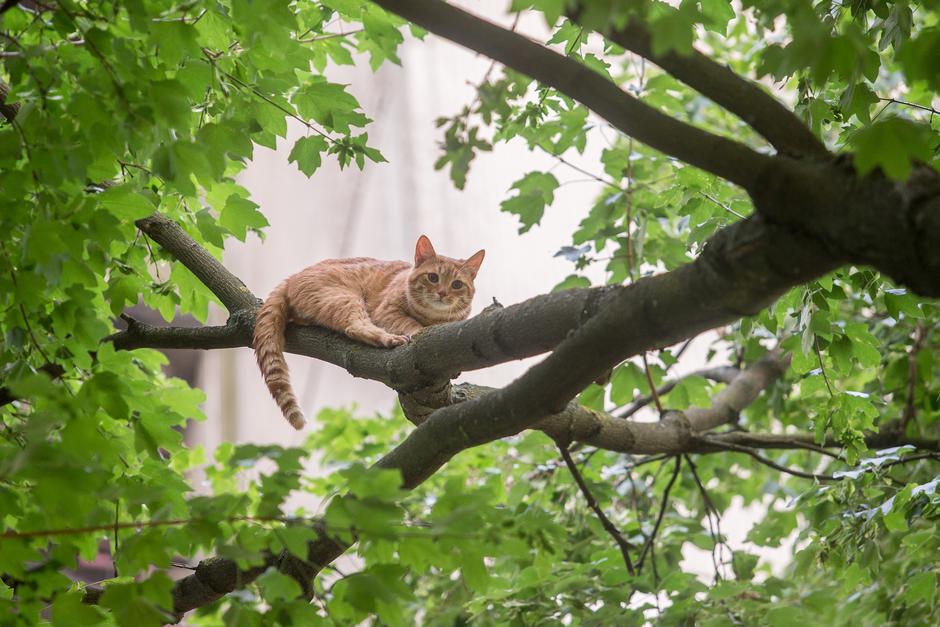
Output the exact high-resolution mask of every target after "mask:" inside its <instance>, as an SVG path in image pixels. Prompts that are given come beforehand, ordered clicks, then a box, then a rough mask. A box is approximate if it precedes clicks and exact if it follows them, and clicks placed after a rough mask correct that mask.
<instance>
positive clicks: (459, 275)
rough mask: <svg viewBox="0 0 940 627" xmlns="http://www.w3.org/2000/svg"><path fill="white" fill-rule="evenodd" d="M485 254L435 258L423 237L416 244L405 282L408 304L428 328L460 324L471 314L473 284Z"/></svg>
mask: <svg viewBox="0 0 940 627" xmlns="http://www.w3.org/2000/svg"><path fill="white" fill-rule="evenodd" d="M485 254H486V251H483V250H480V251H477V252H476V253H474V254H473V255H471V256H470V257H468V258H467V259H453V258H451V257H444V256H443V255H438V254H437V253H436V252H435V251H434V246H432V245H431V240H429V239H428V238H427V237H426V236H424V235H422V236H421V237H419V238H418V242H417V244H415V267H414V269H413V270H412V271H411V276H410V277H409V280H408V304H409V305H410V306H411V307H412V309H414V312H413V313H415V314H417V317H419V318H422V319H423V321H424V322H426V323H428V324H434V323H438V322H449V321H453V320H463V319H464V318H466V317H467V315H468V314H469V313H470V303H471V301H472V300H473V292H474V288H473V280H474V279H476V276H477V272H478V271H479V270H480V264H482V263H483V256H484V255H485Z"/></svg>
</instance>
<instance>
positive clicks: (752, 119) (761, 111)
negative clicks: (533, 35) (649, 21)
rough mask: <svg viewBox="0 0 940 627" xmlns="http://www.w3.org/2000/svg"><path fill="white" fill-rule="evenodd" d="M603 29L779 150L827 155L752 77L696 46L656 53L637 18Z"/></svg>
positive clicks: (809, 132)
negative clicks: (683, 51)
mask: <svg viewBox="0 0 940 627" xmlns="http://www.w3.org/2000/svg"><path fill="white" fill-rule="evenodd" d="M581 15H582V7H578V9H577V10H576V11H575V12H573V13H571V17H572V19H574V20H575V21H578V20H579V17H580V16H581ZM604 34H605V35H606V36H607V38H608V39H610V40H611V41H613V42H615V43H617V44H619V45H620V46H622V47H623V48H625V49H627V50H630V51H631V52H634V53H636V54H638V55H640V56H641V57H643V58H645V59H648V60H650V61H652V62H653V63H655V64H656V65H658V66H659V67H661V68H663V69H664V70H666V71H667V72H669V73H670V74H671V75H673V76H674V77H675V78H677V79H679V80H680V81H682V82H683V83H685V84H686V85H688V86H689V87H692V88H693V89H695V90H696V91H698V92H699V93H701V94H702V95H703V96H706V97H707V98H710V99H711V100H713V101H714V102H716V103H717V104H719V105H721V106H722V107H724V108H725V109H727V110H728V111H730V112H731V113H734V114H735V115H737V116H738V117H739V118H741V119H742V120H744V121H745V122H747V124H748V125H749V126H751V128H753V129H754V130H755V131H757V132H758V133H759V134H760V135H762V136H763V137H764V138H765V139H766V140H767V141H769V142H770V144H771V145H772V146H773V147H774V148H776V149H777V150H778V151H780V152H781V153H783V154H787V155H791V156H807V157H828V156H829V151H828V150H826V147H825V145H824V144H823V143H822V141H820V140H819V138H817V137H816V136H815V135H814V134H813V132H812V131H811V130H810V129H809V128H808V127H807V126H806V125H805V124H804V123H803V121H802V120H800V118H798V117H797V116H796V115H795V114H794V113H793V111H791V110H790V109H788V108H787V107H786V106H785V105H784V104H783V103H781V102H780V101H778V100H776V99H775V98H774V97H773V96H771V95H770V94H768V93H767V92H765V91H764V90H763V89H761V88H760V86H758V85H757V84H756V83H752V82H751V81H749V80H747V79H745V78H744V77H742V76H739V75H738V74H735V73H734V72H733V71H732V70H731V69H730V68H728V67H727V66H724V65H721V64H720V63H716V62H715V61H713V60H712V59H711V58H709V57H708V56H706V55H704V54H702V53H701V52H699V51H698V50H693V51H692V52H691V54H688V55H682V54H678V53H676V52H667V53H665V54H655V53H654V52H653V46H652V41H651V36H650V32H649V31H648V30H647V28H646V27H645V26H644V25H643V24H642V23H640V22H638V21H637V20H632V21H631V22H630V23H629V24H628V25H627V26H625V27H623V28H621V29H615V30H611V31H608V32H605V33H604Z"/></svg>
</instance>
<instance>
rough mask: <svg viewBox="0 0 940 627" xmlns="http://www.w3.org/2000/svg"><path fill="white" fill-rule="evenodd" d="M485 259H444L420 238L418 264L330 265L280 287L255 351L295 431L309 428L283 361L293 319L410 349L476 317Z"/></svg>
mask: <svg viewBox="0 0 940 627" xmlns="http://www.w3.org/2000/svg"><path fill="white" fill-rule="evenodd" d="M484 254H485V251H482V250H481V251H478V252H477V253H475V254H473V255H472V256H471V257H469V258H468V259H451V258H450V257H444V256H441V255H438V254H437V253H435V252H434V247H433V246H432V245H431V240H429V239H428V238H427V237H425V236H424V235H422V236H421V237H419V238H418V243H417V244H416V245H415V263H414V266H412V265H411V264H409V263H407V262H405V261H379V260H378V259H369V258H367V257H356V258H353V259H328V260H326V261H321V262H320V263H318V264H315V265H312V266H310V267H309V268H306V269H304V270H301V271H300V272H298V273H297V274H295V275H293V276H291V277H288V278H287V280H285V281H283V282H281V284H280V285H278V286H277V287H276V288H274V291H273V292H271V294H270V295H269V296H268V299H267V300H266V301H264V304H263V305H262V306H261V309H260V310H259V311H258V317H257V319H256V320H255V335H254V349H255V356H256V357H257V359H258V367H259V368H261V374H262V375H263V376H264V382H265V383H266V384H267V386H268V389H269V390H270V391H271V396H273V397H274V400H275V401H276V402H277V404H278V407H280V408H281V413H283V414H284V417H285V418H287V421H288V422H290V423H291V425H292V426H293V427H294V428H295V429H301V428H303V426H304V415H303V412H301V411H300V407H299V406H298V405H297V398H296V397H295V396H294V391H293V389H292V388H291V385H290V378H289V375H288V372H287V362H286V361H285V360H284V329H285V327H286V326H287V322H288V321H291V322H296V323H297V324H318V325H320V326H324V327H327V328H328V329H333V330H334V331H339V332H340V333H345V334H346V335H348V336H349V337H351V338H353V339H354V340H359V341H360V342H365V343H366V344H371V345H372V346H386V347H391V346H398V345H400V344H404V343H405V342H406V341H408V338H409V337H411V336H412V335H414V334H415V333H417V332H418V331H420V330H421V329H423V328H424V327H426V326H430V325H432V324H440V323H442V322H454V321H456V320H464V319H466V317H467V316H468V315H470V301H471V300H473V291H474V290H473V280H474V279H475V278H476V276H477V271H479V269H480V264H481V263H483V255H484Z"/></svg>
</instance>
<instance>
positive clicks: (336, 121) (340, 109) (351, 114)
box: [292, 80, 369, 133]
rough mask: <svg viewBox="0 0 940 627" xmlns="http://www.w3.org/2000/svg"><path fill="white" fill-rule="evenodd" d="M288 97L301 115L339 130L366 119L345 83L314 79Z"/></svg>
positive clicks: (347, 128)
mask: <svg viewBox="0 0 940 627" xmlns="http://www.w3.org/2000/svg"><path fill="white" fill-rule="evenodd" d="M292 101H293V103H294V104H295V105H296V106H297V111H298V112H299V113H300V115H302V116H303V117H305V118H313V119H314V120H316V121H317V122H319V123H320V124H323V125H324V126H326V127H327V128H331V129H334V130H337V131H339V132H342V133H348V132H349V127H350V125H352V126H365V125H366V123H367V122H368V121H369V119H368V118H367V117H366V116H364V115H363V114H362V113H360V112H359V102H358V101H357V100H356V98H355V97H353V96H352V94H349V93H347V92H346V86H345V85H339V84H336V83H328V82H326V81H323V80H315V81H312V82H311V83H309V84H308V85H305V86H304V87H302V88H301V89H300V90H298V91H297V93H296V94H295V95H294V97H293V98H292Z"/></svg>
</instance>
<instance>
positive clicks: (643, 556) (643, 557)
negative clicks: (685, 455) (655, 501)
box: [636, 455, 682, 571]
mask: <svg viewBox="0 0 940 627" xmlns="http://www.w3.org/2000/svg"><path fill="white" fill-rule="evenodd" d="M675 460H676V462H675V464H674V465H673V468H672V477H670V478H669V483H667V484H666V489H665V490H664V491H663V501H662V503H661V504H660V506H659V515H658V516H657V517H656V524H655V525H654V526H653V532H652V533H651V534H650V537H649V538H647V540H646V544H644V545H643V551H642V552H641V553H640V559H639V560H638V561H637V563H636V569H637V570H638V571H639V570H642V569H643V562H645V561H646V554H647V553H648V552H649V551H650V550H651V548H652V546H653V542H655V541H656V534H657V533H658V532H659V527H660V525H662V524H663V517H664V516H665V515H666V507H667V506H668V505H669V493H670V492H671V491H672V486H673V485H674V484H675V483H676V479H678V478H679V470H680V469H681V468H682V457H680V456H679V455H676V457H675Z"/></svg>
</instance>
